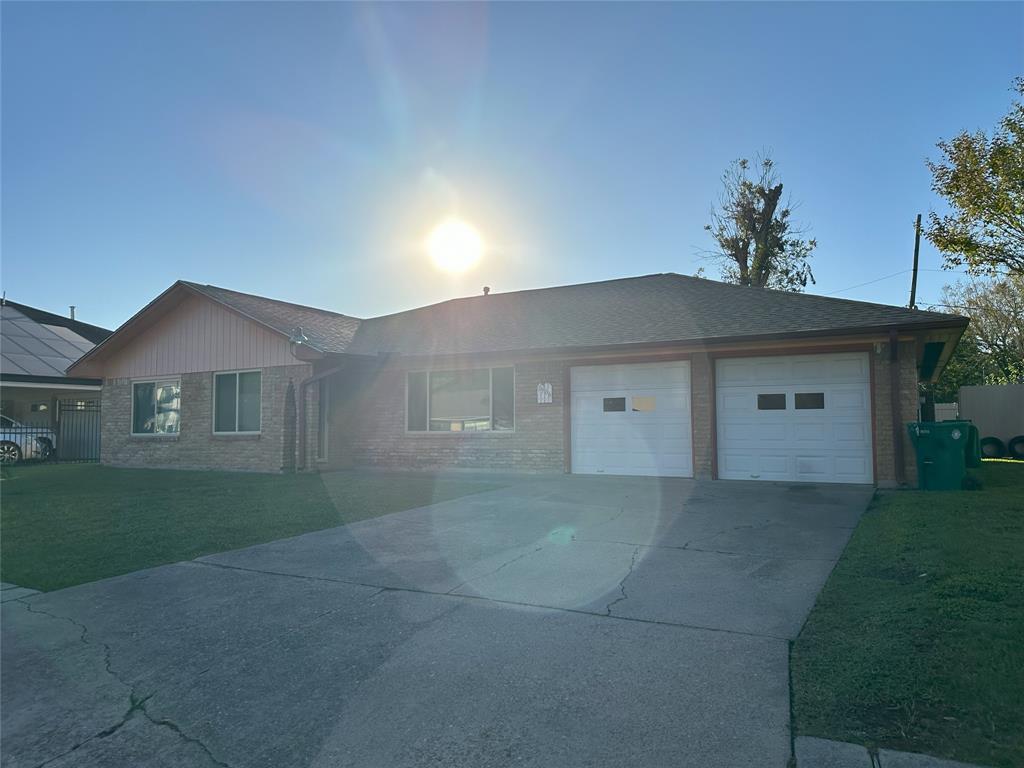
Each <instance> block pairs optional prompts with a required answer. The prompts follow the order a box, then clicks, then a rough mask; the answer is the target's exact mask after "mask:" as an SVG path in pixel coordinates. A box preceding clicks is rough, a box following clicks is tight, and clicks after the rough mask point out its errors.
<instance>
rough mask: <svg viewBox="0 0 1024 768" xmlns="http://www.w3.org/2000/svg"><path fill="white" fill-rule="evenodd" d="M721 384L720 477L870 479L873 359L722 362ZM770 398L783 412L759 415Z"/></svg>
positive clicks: (826, 356) (783, 358)
mask: <svg viewBox="0 0 1024 768" xmlns="http://www.w3.org/2000/svg"><path fill="white" fill-rule="evenodd" d="M715 379H716V393H715V402H716V421H717V432H718V475H719V477H722V478H728V479H762V480H807V481H814V482H855V483H869V482H871V481H872V458H871V457H872V450H871V439H872V435H871V399H870V398H871V388H870V371H869V357H868V355H867V353H861V352H857V353H841V354H824V355H794V356H779V357H771V358H730V359H722V360H719V361H717V362H716V377H715ZM765 394H785V408H778V409H772V410H758V407H757V406H758V395H765ZM797 395H802V397H800V398H799V400H798V398H797ZM798 402H799V403H800V406H801V407H800V408H797V407H796V406H797V403H798ZM765 404H766V403H764V402H762V406H763V405H765ZM774 404H777V403H774Z"/></svg>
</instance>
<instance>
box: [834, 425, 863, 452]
mask: <svg viewBox="0 0 1024 768" xmlns="http://www.w3.org/2000/svg"><path fill="white" fill-rule="evenodd" d="M832 440H833V441H834V442H835V443H836V444H837V445H838V444H843V445H844V446H846V447H862V448H870V447H871V430H870V428H869V427H868V425H867V424H865V423H864V422H863V421H838V420H837V421H834V422H833V423H832Z"/></svg>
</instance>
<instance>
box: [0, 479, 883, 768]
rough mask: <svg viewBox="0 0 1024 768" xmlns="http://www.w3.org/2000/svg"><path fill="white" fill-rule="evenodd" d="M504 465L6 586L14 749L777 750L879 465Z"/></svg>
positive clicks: (502, 755)
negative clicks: (871, 474)
mask: <svg viewBox="0 0 1024 768" xmlns="http://www.w3.org/2000/svg"><path fill="white" fill-rule="evenodd" d="M509 482H510V483H511V485H510V486H509V487H507V488H504V489H501V490H498V491H492V492H488V493H482V494H478V495H475V496H469V497H463V498H461V499H456V500H453V501H448V502H443V503H439V504H436V505H433V506H430V507H425V508H422V509H417V510H410V511H407V512H401V513H397V514H393V515H388V516H386V517H382V518H377V519H375V520H369V521H365V522H362V523H357V524H354V525H351V526H348V527H344V528H335V529H330V530H325V531H319V532H316V533H310V534H305V535H302V536H298V537H295V538H292V539H285V540H282V541H276V542H272V543H270V544H264V545H260V546H256V547H251V548H249V549H244V550H237V551H234V552H226V553H222V554H218V555H212V556H209V557H204V558H200V559H199V560H196V561H193V562H188V563H178V564H175V565H168V566H163V567H159V568H153V569H150V570H146V571H140V572H137V573H133V574H129V575H126V576H121V577H117V578H113V579H107V580H104V581H100V582H95V583H93V584H86V585H82V586H79V587H73V588H70V589H65V590H61V591H58V592H52V593H48V594H44V595H36V596H32V597H28V598H25V599H23V600H14V601H10V602H7V603H4V605H3V648H2V651H3V668H2V671H3V688H2V705H3V707H2V764H3V765H4V766H39V765H43V764H45V765H47V766H53V767H57V766H186V765H187V766H192V765H197V766H203V765H217V766H232V767H237V768H241V767H242V766H268V767H272V768H286V767H288V766H360V767H365V766H381V768H391V767H398V766H445V767H448V766H474V767H479V766H505V765H517V766H623V765H630V766H659V767H660V766H668V765H683V766H690V765H692V766H701V768H708V767H709V766H728V767H729V768H739V767H741V766H758V767H759V768H760V767H762V766H778V768H783V766H785V765H786V761H787V759H788V758H789V755H790V743H789V698H788V695H789V694H788V673H787V643H788V640H789V639H791V638H793V637H795V636H796V635H797V633H798V632H799V630H800V626H801V624H802V622H803V620H804V618H805V617H806V615H807V613H808V611H809V610H810V608H811V606H812V605H813V603H814V599H815V596H816V595H817V593H818V590H819V589H820V588H821V586H822V585H823V583H824V582H825V579H826V578H827V576H828V574H829V572H830V570H831V569H832V566H833V564H834V563H835V560H836V559H837V558H838V556H839V554H840V552H841V551H842V549H843V547H844V546H845V544H846V541H847V539H848V538H849V535H850V533H851V531H852V528H853V526H855V525H856V523H857V520H858V518H859V516H860V514H861V512H862V511H863V510H864V508H865V507H866V505H867V503H868V501H869V499H870V496H871V489H869V488H865V487H860V486H858V487H852V486H809V485H784V484H770V483H739V482H695V481H689V480H655V479H639V478H638V479H632V478H611V477H571V476H566V477H551V478H529V479H522V478H517V479H514V480H510V481H509Z"/></svg>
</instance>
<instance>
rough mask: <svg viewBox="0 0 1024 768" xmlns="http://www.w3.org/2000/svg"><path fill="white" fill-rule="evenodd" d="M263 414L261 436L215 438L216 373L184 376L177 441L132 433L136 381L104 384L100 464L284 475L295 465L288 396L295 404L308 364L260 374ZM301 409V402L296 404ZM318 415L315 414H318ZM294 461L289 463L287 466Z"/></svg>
mask: <svg viewBox="0 0 1024 768" xmlns="http://www.w3.org/2000/svg"><path fill="white" fill-rule="evenodd" d="M261 370H262V373H263V376H262V410H261V420H262V423H261V432H260V434H259V435H214V434H213V373H212V372H204V373H186V374H182V375H181V376H180V377H179V378H180V379H181V415H180V424H179V432H178V434H177V435H175V436H166V437H164V436H133V435H132V434H131V413H132V381H131V379H107V380H105V381H104V384H103V412H102V430H103V432H102V441H101V454H100V455H101V461H102V462H103V463H104V464H111V465H115V466H122V467H166V468H174V469H230V470H246V471H255V472H280V471H282V469H283V468H288V467H289V464H290V466H291V467H294V466H295V463H296V460H297V458H296V441H295V440H294V439H292V440H290V444H286V438H287V437H288V436H289V433H291V434H294V432H295V429H294V424H295V422H294V419H292V424H291V427H290V428H289V427H288V425H286V423H285V413H286V405H285V401H286V395H287V393H288V385H289V384H291V385H292V387H293V389H294V393H295V397H296V399H297V398H298V394H299V384H300V382H302V380H303V379H305V378H307V377H308V376H309V375H310V374H311V372H312V366H310V365H290V366H276V367H272V368H263V369H261ZM296 405H297V402H296ZM314 413H315V409H314ZM289 459H290V461H289Z"/></svg>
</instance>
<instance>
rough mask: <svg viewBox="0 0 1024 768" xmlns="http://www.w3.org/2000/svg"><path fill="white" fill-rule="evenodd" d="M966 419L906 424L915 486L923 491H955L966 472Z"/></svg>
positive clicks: (958, 488)
mask: <svg viewBox="0 0 1024 768" xmlns="http://www.w3.org/2000/svg"><path fill="white" fill-rule="evenodd" d="M973 426H974V425H973V424H971V423H970V422H968V421H938V422H936V421H914V422H911V423H910V424H907V431H908V432H909V433H910V440H911V442H913V443H914V448H915V450H916V451H917V478H918V487H919V488H921V489H922V490H925V491H959V490H960V489H961V488H963V483H964V477H966V476H967V448H968V443H969V437H970V432H971V428H972V427H973Z"/></svg>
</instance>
